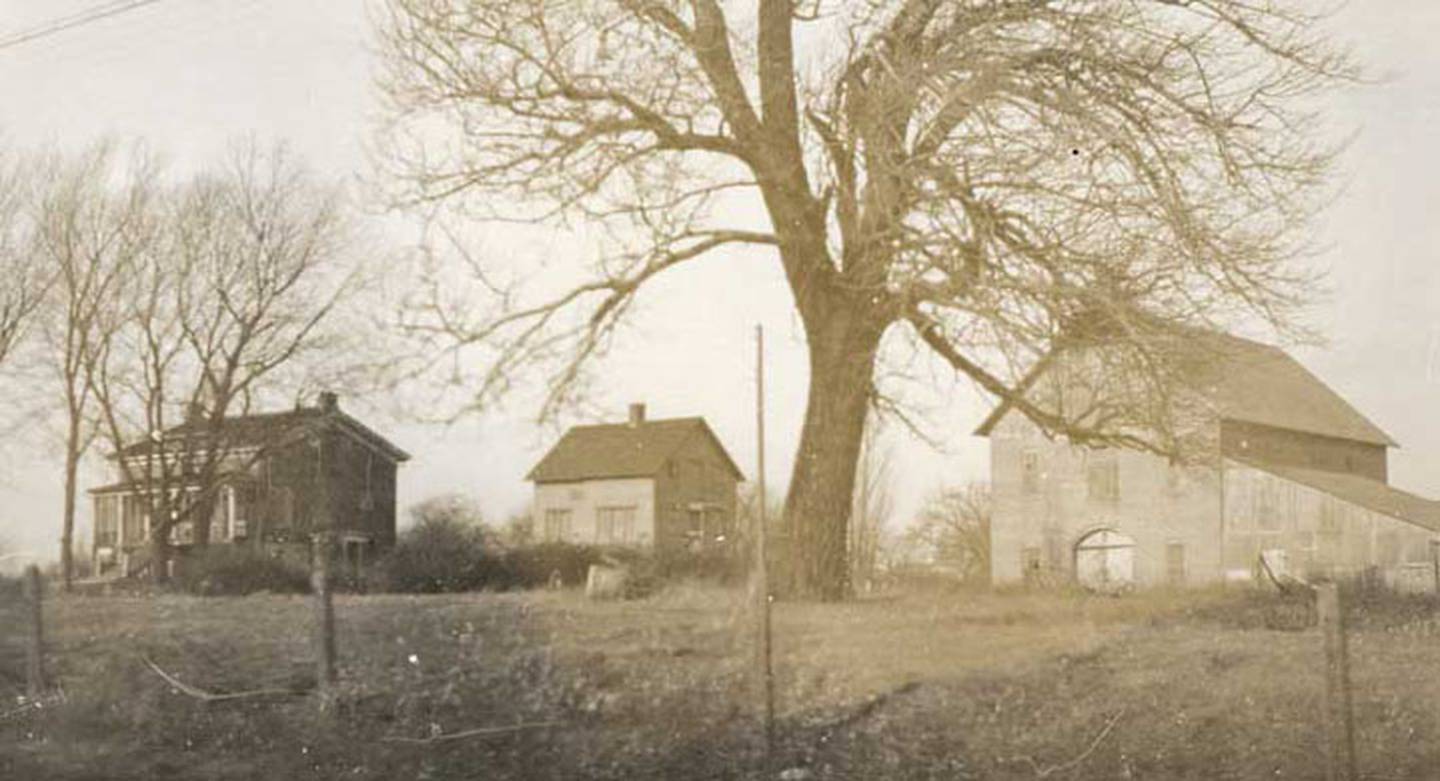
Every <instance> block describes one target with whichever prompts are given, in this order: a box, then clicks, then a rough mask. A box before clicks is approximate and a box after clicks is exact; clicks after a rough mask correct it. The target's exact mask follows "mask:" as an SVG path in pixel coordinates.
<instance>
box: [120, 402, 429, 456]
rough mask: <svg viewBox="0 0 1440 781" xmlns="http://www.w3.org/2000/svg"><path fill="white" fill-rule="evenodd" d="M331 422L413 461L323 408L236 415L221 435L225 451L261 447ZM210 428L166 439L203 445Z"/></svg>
mask: <svg viewBox="0 0 1440 781" xmlns="http://www.w3.org/2000/svg"><path fill="white" fill-rule="evenodd" d="M327 421H330V422H334V423H335V424H336V425H337V426H338V427H339V428H341V429H342V430H344V431H346V432H347V433H349V434H350V435H351V436H353V437H355V438H357V439H360V440H362V441H364V442H366V443H368V444H370V445H371V446H373V447H375V448H377V449H379V450H380V451H381V452H383V453H385V454H387V455H388V456H389V457H390V458H392V459H394V460H395V461H408V460H410V454H409V453H406V452H405V451H404V450H402V449H400V448H399V447H398V446H396V445H395V444H394V443H393V442H391V441H390V440H388V439H386V438H385V437H383V436H381V435H380V434H379V433H377V432H376V431H375V430H374V429H372V428H370V427H369V426H367V425H365V424H364V423H361V422H360V421H359V420H356V419H355V418H354V417H351V416H350V415H348V414H346V413H345V412H343V411H341V410H339V409H336V410H333V411H330V412H327V411H326V410H323V409H321V408H319V407H296V408H294V409H290V410H285V411H282V412H257V413H251V414H248V415H234V416H231V417H229V418H226V419H225V422H224V423H223V425H222V428H221V433H220V436H221V438H222V439H223V440H224V443H225V444H224V447H225V448H244V447H261V446H264V445H270V444H274V443H276V442H279V441H281V440H283V439H285V438H287V437H290V436H293V435H295V434H296V433H298V432H300V431H301V428H302V427H303V426H307V425H317V426H318V425H324V424H325V423H326V422H327ZM208 425H209V424H208V422H204V421H186V422H184V423H180V424H179V425H175V426H171V427H170V428H168V429H166V430H165V434H164V436H165V438H167V439H183V438H185V437H197V438H200V441H201V442H203V439H204V438H208V437H209V435H210V434H209V431H208V429H207V427H208ZM202 446H203V445H202ZM154 447H155V444H154V443H153V442H151V441H149V440H141V441H139V442H135V443H133V444H130V445H126V446H125V448H124V449H123V450H122V451H121V453H120V454H121V455H123V456H126V457H133V456H143V455H145V454H146V453H149V452H150V451H151V449H152V448H154Z"/></svg>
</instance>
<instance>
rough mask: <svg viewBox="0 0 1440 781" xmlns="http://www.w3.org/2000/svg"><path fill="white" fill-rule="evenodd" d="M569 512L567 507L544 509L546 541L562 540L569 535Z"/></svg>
mask: <svg viewBox="0 0 1440 781" xmlns="http://www.w3.org/2000/svg"><path fill="white" fill-rule="evenodd" d="M570 519H571V513H570V510H568V509H563V510H556V509H551V510H546V511H545V528H544V530H543V531H544V535H545V541H546V542H563V541H564V540H566V539H568V538H569V537H570Z"/></svg>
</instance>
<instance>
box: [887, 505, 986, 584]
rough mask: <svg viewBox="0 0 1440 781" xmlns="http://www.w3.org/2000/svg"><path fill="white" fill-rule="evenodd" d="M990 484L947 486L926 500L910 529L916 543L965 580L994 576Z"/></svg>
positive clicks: (912, 538) (934, 560) (909, 532)
mask: <svg viewBox="0 0 1440 781" xmlns="http://www.w3.org/2000/svg"><path fill="white" fill-rule="evenodd" d="M990 508H991V504H990V486H989V485H986V484H985V483H970V484H969V485H967V486H965V487H964V488H945V489H942V490H940V491H938V492H937V493H935V495H933V496H931V497H930V499H929V500H928V501H926V503H925V506H924V508H923V509H921V511H920V515H919V516H918V517H917V518H916V519H915V525H914V526H913V527H911V529H910V530H909V531H908V532H907V534H908V535H909V536H910V538H911V540H910V541H911V542H912V543H914V545H915V547H917V548H920V549H923V550H924V551H925V552H926V553H927V554H928V556H929V558H930V559H931V561H933V562H934V563H936V564H940V565H942V566H945V567H948V568H951V569H953V570H955V572H956V573H957V574H958V575H959V576H960V578H961V579H962V580H968V581H981V582H989V579H990Z"/></svg>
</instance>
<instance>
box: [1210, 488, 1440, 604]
mask: <svg viewBox="0 0 1440 781" xmlns="http://www.w3.org/2000/svg"><path fill="white" fill-rule="evenodd" d="M1432 537H1433V535H1432V534H1431V533H1430V532H1429V531H1427V530H1425V529H1422V528H1420V527H1418V526H1413V525H1411V524H1408V523H1405V522H1404V521H1399V520H1396V519H1394V518H1391V517H1389V516H1385V515H1380V514H1379V513H1375V512H1372V511H1370V510H1367V509H1365V508H1363V507H1359V506H1357V505H1354V504H1350V503H1348V502H1344V501H1342V500H1340V499H1337V498H1335V497H1333V496H1330V495H1329V494H1326V493H1324V492H1322V491H1318V490H1315V489H1313V488H1310V487H1309V486H1304V485H1299V484H1297V483H1293V482H1290V481H1288V480H1284V479H1282V478H1280V477H1276V476H1275V475H1272V474H1269V473H1268V472H1264V471H1262V470H1259V469H1255V468H1253V467H1250V466H1246V465H1244V464H1240V463H1237V462H1234V461H1227V462H1226V469H1225V568H1226V570H1227V571H1228V572H1229V573H1231V576H1232V577H1246V576H1249V575H1250V573H1251V572H1252V571H1253V569H1254V567H1255V562H1256V559H1257V557H1258V556H1259V554H1260V551H1262V550H1283V551H1285V553H1286V557H1287V559H1288V562H1289V566H1290V569H1291V571H1293V572H1295V573H1297V574H1300V575H1302V576H1307V577H1310V576H1337V575H1352V574H1356V573H1359V572H1361V571H1364V570H1365V569H1367V568H1370V567H1376V568H1378V569H1380V570H1381V571H1383V572H1386V573H1391V572H1393V571H1394V570H1396V569H1397V568H1399V567H1401V566H1402V565H1404V564H1407V563H1424V562H1428V561H1429V560H1430V540H1431V539H1432Z"/></svg>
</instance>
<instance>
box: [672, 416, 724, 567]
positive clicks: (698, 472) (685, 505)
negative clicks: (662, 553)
mask: <svg viewBox="0 0 1440 781" xmlns="http://www.w3.org/2000/svg"><path fill="white" fill-rule="evenodd" d="M735 486H736V481H735V475H734V472H732V471H731V469H730V464H729V462H728V460H727V459H726V458H725V455H724V454H723V453H722V452H721V451H720V449H719V448H718V447H717V446H716V444H715V442H714V440H712V439H711V438H710V437H708V436H704V435H702V434H699V433H696V434H694V435H692V436H691V437H690V438H689V439H688V440H686V442H685V444H684V445H682V446H681V447H680V449H679V450H678V451H676V453H675V455H674V456H673V457H672V458H671V459H670V461H669V463H667V464H666V465H665V466H664V468H662V470H661V472H660V474H659V475H657V476H656V478H655V507H656V521H657V524H656V537H655V539H656V547H658V548H661V549H665V550H675V549H679V548H683V547H686V546H688V545H690V544H691V543H692V542H697V543H704V544H710V543H714V542H715V541H716V539H717V538H718V537H722V536H724V537H727V538H728V537H729V536H730V535H731V534H732V533H733V531H734V524H735Z"/></svg>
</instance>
